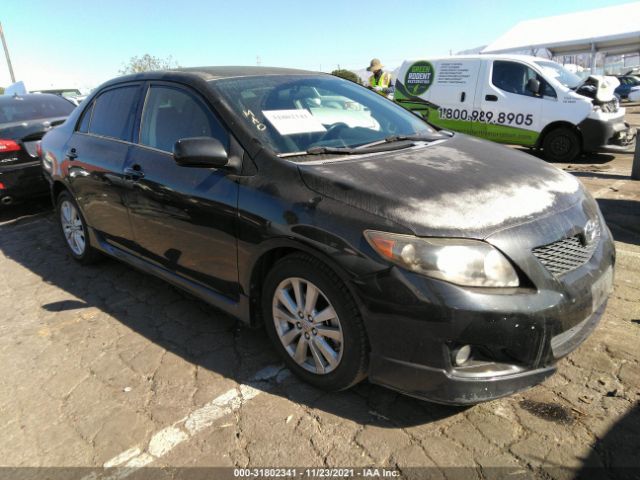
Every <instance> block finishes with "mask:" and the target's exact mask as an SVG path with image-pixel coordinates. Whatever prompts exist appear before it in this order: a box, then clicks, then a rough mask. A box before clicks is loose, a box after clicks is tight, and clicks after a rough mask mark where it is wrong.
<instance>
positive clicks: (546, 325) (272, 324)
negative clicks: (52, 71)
mask: <svg viewBox="0 0 640 480" xmlns="http://www.w3.org/2000/svg"><path fill="white" fill-rule="evenodd" d="M42 149H43V157H42V162H43V168H44V170H45V172H46V177H47V179H48V180H49V182H50V185H51V194H52V196H53V199H54V202H55V204H56V205H57V216H58V219H59V223H60V231H61V233H62V238H63V239H64V243H65V245H66V247H67V248H68V251H69V254H70V255H71V256H72V257H73V258H74V259H76V260H77V261H78V262H80V263H82V264H87V263H91V262H94V261H96V260H98V259H99V257H100V256H101V255H103V254H107V255H109V256H112V257H115V258H117V259H119V260H121V261H124V262H126V263H128V264H130V265H132V266H134V267H136V268H139V269H141V270H143V271H145V272H148V273H150V274H153V275H156V276H158V277H160V278H163V279H165V280H167V281H169V282H170V283H172V284H174V285H176V286H178V287H180V288H183V289H185V290H187V291H189V292H191V293H192V294H194V295H196V296H198V297H200V298H202V299H203V300H205V301H206V302H209V303H211V304H212V305H215V306H217V307H219V308H220V309H222V310H223V311H225V312H227V313H229V314H231V315H234V316H236V317H237V318H239V319H241V320H242V321H244V322H246V323H247V324H249V325H252V326H264V328H265V329H266V333H267V335H268V336H269V337H270V339H271V340H272V342H273V345H274V348H275V349H276V350H277V351H278V353H279V354H280V355H281V356H282V358H283V359H284V361H285V362H286V364H287V365H288V367H289V368H290V369H291V370H292V371H293V372H294V373H295V374H297V375H298V376H299V377H301V378H302V379H304V380H306V381H307V382H309V383H311V384H313V385H315V386H317V387H320V388H324V389H330V390H339V389H345V388H348V387H350V386H352V385H355V384H356V383H358V382H360V381H361V380H363V379H364V378H366V377H368V378H369V380H370V381H371V382H373V383H375V384H379V385H384V386H387V387H389V388H392V389H396V390H398V391H400V392H403V393H405V394H408V395H412V396H415V397H419V398H423V399H427V400H430V401H434V402H440V403H450V404H472V403H478V402H482V401H486V400H490V399H493V398H497V397H501V396H504V395H509V394H511V393H513V392H517V391H519V390H522V389H525V388H528V387H531V386H533V385H536V384H537V383H539V382H541V381H543V380H544V379H545V378H547V377H549V376H550V375H552V374H553V373H554V372H555V370H556V363H557V362H558V360H559V359H561V358H562V357H564V356H565V355H567V354H568V353H569V352H571V351H572V350H574V349H575V348H576V347H577V346H578V345H579V344H580V343H581V342H583V341H584V340H585V339H586V338H587V336H588V335H589V334H590V332H592V331H593V329H594V328H595V327H596V325H597V324H598V321H599V319H600V317H601V316H602V314H603V312H604V309H605V307H606V304H607V297H608V295H609V293H610V291H611V288H612V282H613V268H614V262H615V251H614V244H613V240H612V237H611V233H610V232H609V229H608V228H607V226H606V224H605V222H604V219H603V217H602V214H601V213H600V210H599V208H598V205H597V204H596V202H595V201H594V199H593V198H592V197H591V196H590V195H589V193H587V192H586V190H585V189H584V188H583V187H582V185H581V184H580V182H578V181H577V180H576V179H575V178H574V177H573V176H571V175H569V174H567V173H565V172H563V171H561V170H559V169H557V168H555V167H553V166H551V165H548V164H546V163H545V162H543V161H541V160H538V159H536V158H533V157H531V156H529V155H527V154H524V153H522V152H516V151H513V150H511V149H509V148H506V147H503V146H500V145H497V144H494V143H491V142H487V141H484V140H480V139H478V138H475V137H471V136H467V135H465V134H459V133H451V132H448V131H445V130H441V131H438V130H437V129H436V128H434V127H432V126H430V125H429V124H428V123H426V122H425V121H424V120H422V119H421V118H419V117H417V116H415V115H413V114H411V113H410V112H408V111H407V110H405V109H403V108H402V107H400V106H399V105H397V104H395V103H393V102H390V101H388V100H386V99H384V98H382V97H381V96H380V95H378V94H376V93H374V92H371V91H369V90H367V89H366V88H364V87H361V86H359V85H356V84H355V83H352V82H349V81H346V80H343V79H340V78H336V77H333V76H330V75H324V74H318V73H313V72H306V71H300V70H288V69H276V68H260V67H243V68H241V67H206V68H205V67H203V68H193V69H178V70H172V71H168V72H149V73H143V74H136V75H131V76H126V77H120V78H117V79H114V80H112V81H110V82H107V83H106V84H104V85H102V86H101V87H100V88H98V89H96V90H95V91H94V92H93V93H92V94H91V95H90V96H89V97H88V98H87V100H86V101H85V102H84V103H83V104H82V106H81V107H80V108H78V109H77V110H76V111H75V112H74V113H72V114H71V116H70V117H69V118H68V120H67V121H66V122H65V123H64V124H63V125H62V126H60V127H58V128H56V129H55V130H53V131H51V132H49V133H48V134H47V135H46V136H45V138H44V139H43V142H42Z"/></svg>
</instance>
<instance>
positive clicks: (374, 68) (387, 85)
mask: <svg viewBox="0 0 640 480" xmlns="http://www.w3.org/2000/svg"><path fill="white" fill-rule="evenodd" d="M383 68H384V65H382V63H380V60H379V59H377V58H374V59H373V60H371V64H370V65H369V68H367V71H369V72H372V73H373V75H371V76H370V77H369V88H370V89H371V90H375V91H376V92H378V93H379V94H381V95H388V94H390V93H393V87H392V85H391V74H390V73H387V72H384V71H383V70H382V69H383Z"/></svg>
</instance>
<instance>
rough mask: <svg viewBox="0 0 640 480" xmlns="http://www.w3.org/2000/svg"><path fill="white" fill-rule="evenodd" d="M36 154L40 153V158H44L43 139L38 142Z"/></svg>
mask: <svg viewBox="0 0 640 480" xmlns="http://www.w3.org/2000/svg"><path fill="white" fill-rule="evenodd" d="M36 154H37V155H38V158H42V141H40V140H39V141H38V143H36Z"/></svg>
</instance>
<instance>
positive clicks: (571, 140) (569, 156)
mask: <svg viewBox="0 0 640 480" xmlns="http://www.w3.org/2000/svg"><path fill="white" fill-rule="evenodd" d="M542 151H543V154H544V158H545V159H547V160H548V161H550V162H571V161H573V160H575V159H576V158H577V157H578V155H580V151H581V148H580V137H579V136H578V134H577V133H576V132H575V131H574V130H571V129H570V128H567V127H558V128H555V129H553V130H551V131H550V132H549V133H547V134H546V135H545V137H544V141H543V142H542Z"/></svg>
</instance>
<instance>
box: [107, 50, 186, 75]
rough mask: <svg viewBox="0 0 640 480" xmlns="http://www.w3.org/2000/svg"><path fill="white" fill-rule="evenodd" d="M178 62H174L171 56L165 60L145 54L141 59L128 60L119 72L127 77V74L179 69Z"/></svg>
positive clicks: (132, 58)
mask: <svg viewBox="0 0 640 480" xmlns="http://www.w3.org/2000/svg"><path fill="white" fill-rule="evenodd" d="M179 67H180V65H178V62H176V61H175V60H174V59H173V57H172V56H171V55H169V56H168V57H167V58H159V57H154V56H153V55H149V54H148V53H145V54H144V55H142V56H141V57H138V56H134V57H131V58H130V59H129V62H128V63H127V64H126V65H125V64H123V66H122V68H121V69H120V70H119V73H120V75H127V74H129V73H140V72H149V71H151V70H169V69H171V68H179Z"/></svg>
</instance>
